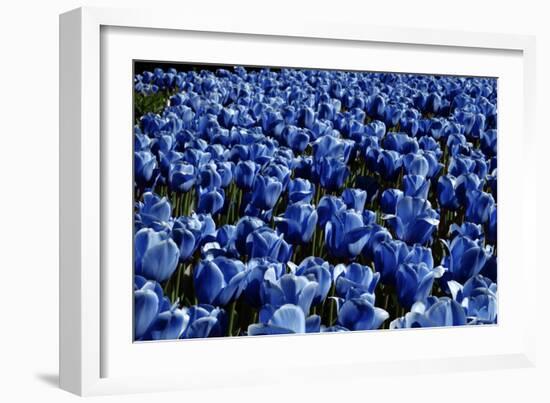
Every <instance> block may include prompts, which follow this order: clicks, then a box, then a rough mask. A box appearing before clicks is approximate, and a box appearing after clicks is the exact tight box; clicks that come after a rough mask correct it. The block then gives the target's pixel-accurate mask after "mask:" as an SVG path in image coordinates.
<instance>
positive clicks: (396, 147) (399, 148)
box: [382, 133, 419, 155]
mask: <svg viewBox="0 0 550 403" xmlns="http://www.w3.org/2000/svg"><path fill="white" fill-rule="evenodd" d="M382 145H383V146H384V148H385V149H386V150H392V151H396V152H398V153H399V154H402V155H405V154H409V153H413V154H416V153H417V152H418V149H419V146H418V142H417V141H416V139H415V138H414V137H409V136H408V135H407V134H406V133H388V134H386V136H385V137H384V140H383V142H382Z"/></svg>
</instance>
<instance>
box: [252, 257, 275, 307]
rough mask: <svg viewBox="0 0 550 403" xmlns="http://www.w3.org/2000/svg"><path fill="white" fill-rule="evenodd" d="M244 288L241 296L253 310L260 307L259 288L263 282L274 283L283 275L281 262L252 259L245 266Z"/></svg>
mask: <svg viewBox="0 0 550 403" xmlns="http://www.w3.org/2000/svg"><path fill="white" fill-rule="evenodd" d="M246 268H247V276H246V287H245V289H244V292H243V295H244V298H245V299H246V301H247V302H248V303H249V304H250V305H251V306H253V307H254V308H260V307H261V305H262V301H261V296H260V287H261V285H262V284H263V282H264V281H265V280H270V281H272V282H276V281H277V280H278V279H279V278H281V276H282V275H283V273H284V271H285V268H284V267H283V264H282V263H281V262H278V261H276V260H273V259H271V258H254V259H251V260H250V261H249V262H248V263H247V265H246Z"/></svg>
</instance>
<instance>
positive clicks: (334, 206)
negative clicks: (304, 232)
mask: <svg viewBox="0 0 550 403" xmlns="http://www.w3.org/2000/svg"><path fill="white" fill-rule="evenodd" d="M345 209H346V205H345V203H344V202H343V201H342V199H340V198H339V197H336V196H323V197H322V198H321V200H320V201H319V204H318V205H317V215H318V216H319V225H320V226H321V227H324V226H325V225H326V223H327V222H328V221H329V220H330V219H331V218H332V216H333V215H334V214H336V213H337V212H338V211H340V210H345Z"/></svg>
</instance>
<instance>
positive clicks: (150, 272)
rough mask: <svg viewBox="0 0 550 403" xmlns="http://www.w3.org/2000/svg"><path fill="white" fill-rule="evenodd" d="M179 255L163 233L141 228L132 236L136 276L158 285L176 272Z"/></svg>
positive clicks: (169, 239)
mask: <svg viewBox="0 0 550 403" xmlns="http://www.w3.org/2000/svg"><path fill="white" fill-rule="evenodd" d="M179 255H180V254H179V249H178V246H177V245H176V243H175V242H174V241H173V240H172V239H171V238H169V237H168V235H167V234H166V233H165V232H155V231H153V230H152V229H149V228H143V229H141V230H139V231H138V232H137V233H136V234H135V236H134V259H135V272H136V274H139V275H142V276H144V277H146V278H148V279H151V280H155V281H158V282H159V283H161V282H163V281H165V280H168V279H169V278H170V276H171V275H172V273H174V271H175V270H176V267H177V265H178V259H179Z"/></svg>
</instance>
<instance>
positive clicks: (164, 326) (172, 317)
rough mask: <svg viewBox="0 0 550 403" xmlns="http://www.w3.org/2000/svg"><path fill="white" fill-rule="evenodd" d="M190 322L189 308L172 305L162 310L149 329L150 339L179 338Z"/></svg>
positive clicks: (148, 337)
mask: <svg viewBox="0 0 550 403" xmlns="http://www.w3.org/2000/svg"><path fill="white" fill-rule="evenodd" d="M188 323H189V315H188V314H187V310H182V309H178V308H177V307H175V306H174V307H172V308H170V309H169V310H167V311H164V312H161V313H160V314H159V315H158V316H157V318H156V319H155V322H154V323H153V324H152V325H151V327H150V328H149V330H148V331H147V336H145V337H146V338H147V339H148V340H172V339H179V338H180V336H181V335H182V334H183V332H184V330H185V328H186V327H187V325H188Z"/></svg>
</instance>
